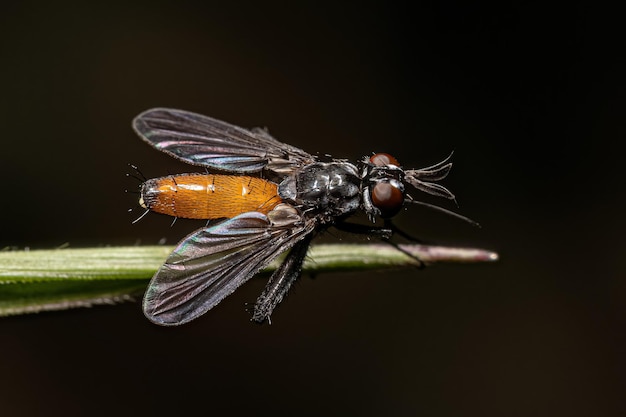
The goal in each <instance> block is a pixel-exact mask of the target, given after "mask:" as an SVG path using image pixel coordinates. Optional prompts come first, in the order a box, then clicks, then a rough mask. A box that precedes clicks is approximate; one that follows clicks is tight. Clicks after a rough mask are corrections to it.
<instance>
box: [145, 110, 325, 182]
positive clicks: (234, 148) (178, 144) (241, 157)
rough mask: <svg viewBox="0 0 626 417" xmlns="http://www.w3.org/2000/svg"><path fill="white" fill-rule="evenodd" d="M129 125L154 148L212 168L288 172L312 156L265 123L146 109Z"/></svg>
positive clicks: (242, 171)
mask: <svg viewBox="0 0 626 417" xmlns="http://www.w3.org/2000/svg"><path fill="white" fill-rule="evenodd" d="M133 128H134V129H135V132H137V134H138V135H139V136H140V137H141V138H142V139H143V140H145V141H146V142H148V143H149V144H150V145H152V146H153V147H155V148H156V149H158V150H160V151H163V152H165V153H167V154H169V155H171V156H173V157H174V158H177V159H180V160H182V161H183V162H186V163H189V164H192V165H200V166H206V167H209V168H213V169H219V170H225V171H232V172H241V173H250V172H258V171H261V170H262V169H268V170H270V171H273V172H276V173H278V174H286V173H289V172H291V171H293V169H295V168H297V167H300V166H303V165H306V164H310V163H311V162H313V161H314V159H315V158H314V157H313V156H312V155H310V154H308V153H307V152H304V151H303V150H302V149H299V148H296V147H294V146H290V145H287V144H284V143H281V142H279V141H277V140H276V139H274V138H273V137H272V136H271V135H270V134H269V133H267V131H265V130H263V129H252V130H247V129H244V128H241V127H238V126H234V125H231V124H229V123H226V122H222V121H220V120H216V119H213V118H211V117H208V116H203V115H200V114H197V113H192V112H188V111H184V110H176V109H166V108H155V109H151V110H147V111H145V112H143V113H141V114H140V115H139V116H137V117H136V118H135V119H134V120H133Z"/></svg>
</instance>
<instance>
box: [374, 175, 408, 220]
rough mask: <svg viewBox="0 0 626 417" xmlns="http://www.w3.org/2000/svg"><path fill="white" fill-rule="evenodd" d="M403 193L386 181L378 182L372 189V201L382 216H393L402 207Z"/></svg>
mask: <svg viewBox="0 0 626 417" xmlns="http://www.w3.org/2000/svg"><path fill="white" fill-rule="evenodd" d="M403 202H404V194H403V193H402V190H400V189H399V188H398V187H395V186H393V185H392V184H390V183H388V182H379V183H378V184H376V185H375V186H374V188H373V189H372V203H373V204H374V207H376V208H377V209H379V210H380V216H381V217H383V218H387V217H392V216H394V215H395V214H396V213H397V212H398V211H400V209H401V208H402V203H403Z"/></svg>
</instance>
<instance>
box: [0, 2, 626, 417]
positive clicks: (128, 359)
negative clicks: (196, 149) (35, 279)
mask: <svg viewBox="0 0 626 417" xmlns="http://www.w3.org/2000/svg"><path fill="white" fill-rule="evenodd" d="M118 3H119V4H118ZM225 3H226V2H211V1H206V2H200V1H198V2H187V3H184V4H183V3H182V2H165V1H144V2H134V3H131V4H130V5H128V4H125V5H121V2H115V1H110V2H106V4H100V5H98V4H93V3H92V2H46V3H44V2H39V3H37V2H19V4H18V2H14V3H7V4H5V5H3V11H2V14H1V15H0V54H1V55H0V56H1V61H0V62H1V65H0V126H1V130H0V134H1V139H0V140H1V144H2V150H1V151H0V154H1V156H0V174H1V175H0V177H1V178H2V183H3V187H2V200H1V201H2V206H1V209H0V214H1V217H2V222H1V223H0V224H1V226H0V230H1V233H0V245H2V246H17V247H24V246H28V247H30V248H51V247H57V246H59V245H62V244H64V243H66V242H67V243H69V245H70V246H72V247H82V246H87V245H90V246H93V245H118V244H135V243H137V242H141V243H144V244H155V243H157V242H158V241H159V240H160V239H161V238H166V239H167V242H168V243H170V244H173V243H175V242H176V241H177V240H178V239H180V238H181V237H182V236H184V235H186V234H187V233H189V232H190V231H191V230H193V229H194V228H195V227H197V224H195V223H192V222H185V221H179V222H177V223H176V224H175V225H174V226H173V227H170V226H169V225H170V222H171V220H170V219H168V218H164V217H160V216H157V215H149V216H147V217H146V218H144V219H143V220H142V221H140V222H139V223H138V224H135V225H131V221H132V220H133V219H134V218H135V217H136V216H137V215H138V213H137V212H135V213H133V214H130V215H129V214H128V213H127V212H126V210H127V208H129V207H134V206H135V202H134V199H135V196H133V195H131V194H125V193H124V190H125V189H134V188H135V187H136V182H135V181H134V180H132V179H128V178H126V177H125V173H126V172H128V168H127V165H126V164H127V163H129V162H130V163H134V164H137V165H139V167H140V168H141V170H142V171H143V172H144V173H145V174H146V175H147V176H161V175H166V174H168V173H176V172H182V171H189V170H191V171H193V170H194V169H193V168H190V167H188V166H185V165H184V164H181V163H178V162H176V161H174V160H172V159H171V158H168V157H167V156H166V155H163V154H159V153H158V152H156V151H154V150H153V149H151V148H149V147H148V146H146V145H145V144H144V143H142V142H141V141H140V140H138V139H137V138H136V137H135V136H134V134H133V132H132V131H131V128H130V121H131V119H132V118H133V117H134V116H135V115H137V114H138V113H139V112H141V111H143V110H145V109H147V108H150V107H155V106H168V107H177V108H183V109H187V110H192V111H197V112H200V113H204V114H208V115H211V116H213V117H217V118H220V119H223V120H226V121H229V122H231V123H234V124H237V125H241V126H245V127H253V126H268V127H269V128H270V130H271V132H272V133H273V134H274V136H276V137H278V138H280V139H281V140H283V141H285V142H287V143H290V144H293V145H296V146H299V147H301V148H303V149H305V150H307V151H309V152H313V153H314V152H321V153H332V154H333V155H334V156H336V157H343V158H350V159H357V158H359V157H361V156H362V155H365V154H368V153H370V152H372V151H385V152H389V153H392V154H394V155H395V156H397V157H398V159H400V161H401V162H402V163H403V164H404V165H405V166H406V167H423V166H425V165H429V164H431V163H434V162H437V161H439V160H441V159H442V158H444V157H445V156H446V155H447V154H448V153H449V152H450V151H451V150H452V149H454V150H455V167H454V170H453V172H452V174H451V175H450V177H449V178H448V179H447V180H446V182H445V184H446V185H447V186H449V187H450V188H451V189H452V190H453V191H454V192H455V193H456V194H457V198H458V200H459V203H460V208H459V211H460V212H462V213H463V214H465V215H468V216H470V217H472V218H474V219H476V220H478V221H479V222H480V223H481V224H482V226H483V228H482V229H475V228H472V227H470V226H468V225H466V224H464V223H461V222H459V221H457V220H455V219H451V218H448V217H445V216H442V215H440V214H437V213H433V212H429V211H425V210H424V209H421V208H418V207H412V208H410V209H409V210H408V211H407V212H404V213H402V214H401V215H400V216H398V219H397V223H398V224H399V225H400V226H402V227H403V228H404V229H405V230H407V231H409V232H411V233H413V234H416V235H420V236H422V237H424V238H426V239H431V240H435V241H437V242H441V243H445V244H454V245H469V246H476V247H484V248H488V249H493V250H497V251H498V252H499V253H500V254H501V261H500V262H499V263H498V264H495V265H478V266H476V265H473V266H467V265H465V266H463V265H461V266H437V267H433V268H429V269H427V270H425V271H405V272H398V273H393V274H361V273H358V274H357V273H353V274H334V275H332V274H327V275H321V276H318V277H317V278H316V279H315V280H311V279H309V278H308V277H305V278H303V279H302V280H301V281H300V282H299V284H298V285H297V286H296V288H295V291H293V293H292V294H291V295H290V297H289V298H288V300H287V301H286V302H285V303H283V305H282V306H281V307H280V308H279V309H278V310H277V312H276V313H275V314H274V316H273V324H272V325H271V326H267V325H266V326H256V325H253V324H251V323H250V322H249V321H248V315H247V313H246V312H245V310H244V303H246V302H250V301H254V300H255V299H256V297H257V295H258V294H259V293H260V291H261V289H262V287H263V285H264V282H263V280H259V279H257V280H252V281H251V282H249V283H248V284H247V285H246V286H244V287H242V288H241V289H240V290H238V291H237V292H236V293H235V294H233V295H232V296H231V297H229V298H228V299H227V300H226V301H224V302H223V303H222V304H220V305H219V306H218V307H217V308H216V309H215V310H213V311H211V312H210V313H209V314H207V315H205V316H203V317H202V318H201V319H199V320H197V321H195V322H193V323H191V324H189V325H186V326H182V327H180V328H159V327H157V326H154V325H152V324H150V323H149V322H148V321H147V320H146V319H144V317H143V315H142V313H141V310H140V305H139V304H138V303H128V304H124V305H119V306H116V307H97V308H92V309H83V310H73V311H67V312H58V313H47V314H39V315H33V316H21V317H11V318H4V319H2V320H0V404H1V408H2V414H3V415H6V416H34V415H39V416H46V415H68V416H78V415H106V416H110V415H185V414H192V413H193V414H199V415H209V414H211V415H274V416H276V415H279V416H280V415H285V416H287V415H289V416H291V415H372V416H381V415H393V416H403V415H407V416H408V415H412V416H414V415H425V416H474V415H477V416H478V415H480V416H503V415H506V416H528V415H534V416H539V415H541V416H544V415H545V416H554V415H567V416H614V415H618V414H623V413H626V406H625V404H624V399H623V398H622V397H623V393H624V389H625V382H626V381H625V379H626V377H625V376H624V375H625V372H626V366H625V365H626V363H625V359H624V354H625V353H626V352H625V349H624V348H625V346H626V344H625V340H624V330H625V329H626V319H625V318H626V317H625V315H626V309H625V308H624V305H625V303H626V285H625V281H624V272H625V268H624V263H623V261H622V260H621V259H620V258H619V257H620V255H621V256H623V253H624V246H625V245H624V243H623V242H624V241H623V237H622V232H623V231H624V220H623V218H624V217H623V216H624V208H625V207H624V206H625V204H624V203H625V198H624V192H623V188H624V178H623V176H622V175H621V174H622V172H621V171H622V167H621V162H622V148H623V146H622V145H623V143H622V142H623V140H624V123H623V120H624V116H623V114H624V110H626V109H625V107H626V106H625V102H624V98H625V92H626V91H625V87H626V83H624V78H625V74H626V63H625V48H624V47H625V46H626V45H625V42H624V39H625V38H624V35H623V33H622V32H621V31H620V30H619V28H620V26H622V25H623V21H622V20H621V18H620V16H621V15H620V14H619V13H617V11H612V10H602V9H601V8H600V7H599V6H596V7H594V8H588V7H584V6H580V5H577V4H576V3H572V4H569V5H568V6H567V7H565V8H562V7H556V6H550V5H549V4H546V3H541V4H540V5H532V4H530V3H525V2H524V3H521V2H520V3H519V4H517V3H511V2H507V3H510V4H496V5H494V4H488V3H483V2H473V4H472V5H468V4H466V3H467V2H455V1H448V2H440V3H437V2H427V3H418V4H415V5H413V6H412V7H411V8H405V7H400V6H397V5H391V4H386V3H382V2H381V3H366V2H362V3H361V4H360V5H358V6H347V5H339V4H332V3H331V4H322V3H320V2H311V3H307V4H304V3H300V4H289V3H287V2H285V3H284V4H267V3H266V2H258V4H257V3H252V2H250V3H229V4H228V5H226V4H225ZM414 194H417V193H414ZM420 197H421V196H420ZM429 201H431V202H432V201H433V200H429ZM444 204H445V203H444ZM447 207H448V208H453V207H450V206H449V205H448V206H447ZM0 290H1V289H0Z"/></svg>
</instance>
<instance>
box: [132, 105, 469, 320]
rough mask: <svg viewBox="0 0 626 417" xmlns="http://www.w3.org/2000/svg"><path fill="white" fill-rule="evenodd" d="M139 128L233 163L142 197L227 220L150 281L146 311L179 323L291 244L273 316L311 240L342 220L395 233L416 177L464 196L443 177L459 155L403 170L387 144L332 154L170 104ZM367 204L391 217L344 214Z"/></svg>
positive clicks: (263, 308)
mask: <svg viewBox="0 0 626 417" xmlns="http://www.w3.org/2000/svg"><path fill="white" fill-rule="evenodd" d="M133 128H134V130H135V132H137V134H138V135H139V137H141V138H142V139H143V140H144V141H146V142H147V143H149V144H150V145H151V146H153V147H154V148H156V149H158V150H160V151H162V152H165V153H166V154H168V155H170V156H172V157H174V158H176V159H179V160H181V161H183V162H186V163H188V164H191V165H196V166H201V167H204V168H205V169H207V170H212V171H215V170H217V171H222V172H224V174H212V173H206V174H179V175H169V176H167V177H161V178H155V179H149V180H146V181H145V182H143V183H142V184H141V186H140V199H139V203H140V205H141V206H142V207H144V208H146V210H151V211H155V212H158V213H162V214H167V215H170V216H175V217H183V218H192V219H208V220H216V219H223V220H222V221H220V222H218V223H211V224H208V225H207V226H205V227H202V228H200V229H198V230H196V231H195V232H193V233H191V234H190V235H188V236H187V237H185V238H184V239H183V240H182V241H181V242H180V243H179V244H178V245H177V246H176V248H175V249H174V250H173V252H172V253H171V254H170V255H169V256H168V258H167V260H166V261H165V263H164V264H163V266H161V268H160V269H159V270H158V271H157V272H156V274H155V275H154V277H153V278H152V280H151V281H150V284H149V286H148V289H147V291H146V294H145V296H144V299H143V311H144V314H145V315H146V317H147V318H148V319H149V320H150V321H152V322H154V323H156V324H160V325H165V326H176V325H179V324H183V323H187V322H189V321H191V320H193V319H195V318H197V317H199V316H201V315H202V314H204V313H206V312H207V311H209V310H210V309H211V308H213V307H215V305H217V304H218V303H219V302H220V301H222V300H223V299H224V298H225V297H226V296H228V295H230V294H231V293H232V292H233V291H235V290H236V289H237V288H238V287H239V286H240V285H242V284H243V283H245V282H246V281H248V280H249V279H250V278H251V277H253V276H254V275H255V274H257V273H258V272H259V271H260V270H262V269H263V268H265V267H266V266H267V265H268V264H269V263H270V262H272V261H273V260H274V259H275V258H276V257H278V256H279V255H280V254H281V253H283V252H285V251H288V250H289V253H288V254H287V256H286V258H285V260H284V261H283V262H282V264H281V265H280V267H279V268H278V269H277V270H276V271H275V272H274V273H273V274H272V276H271V277H270V279H269V281H268V283H267V285H266V287H265V289H264V290H263V292H262V294H261V295H260V296H259V298H258V299H257V301H256V303H255V304H254V308H253V313H252V320H253V321H255V322H258V323H263V322H264V321H269V319H270V316H271V314H272V312H273V310H274V308H275V307H276V306H277V305H278V304H279V303H280V302H281V300H282V299H283V298H284V296H285V295H286V294H287V291H288V290H289V288H290V286H291V285H292V284H293V282H294V281H295V280H296V279H297V278H298V277H299V276H300V274H301V270H302V264H303V262H304V259H305V257H306V253H307V250H308V248H309V245H310V243H311V240H312V239H313V237H314V236H315V235H316V234H317V233H319V232H320V231H323V230H324V229H327V228H329V227H331V226H335V227H338V228H343V229H346V230H352V231H359V232H373V231H377V232H379V233H381V234H387V235H389V234H391V233H392V230H390V229H389V227H388V226H390V224H391V223H390V222H389V219H390V218H392V217H393V216H394V215H396V214H397V213H398V212H399V211H400V209H401V208H402V207H403V205H404V204H405V203H414V202H415V201H414V200H413V199H412V198H411V196H410V195H408V194H407V192H406V190H405V188H406V185H407V184H408V185H410V186H412V187H414V188H416V189H418V190H421V191H423V192H426V193H428V194H432V195H435V196H439V197H444V198H447V199H451V200H454V195H453V194H452V193H451V192H450V191H449V190H448V189H446V188H445V187H443V186H442V185H439V184H437V181H439V180H441V179H443V178H445V177H446V176H447V175H448V172H449V171H450V169H451V167H452V162H450V157H448V158H446V159H445V160H443V161H441V162H439V163H437V164H435V165H432V166H430V167H427V168H422V169H413V170H404V169H402V168H401V166H400V163H399V162H398V161H397V160H396V158H394V157H393V156H391V155H388V154H385V153H377V154H374V155H372V156H369V157H364V158H362V159H361V160H360V161H359V162H358V163H356V164H353V163H351V162H347V161H345V160H338V159H328V160H326V161H322V160H320V159H319V158H318V157H315V156H313V155H311V154H309V153H307V152H305V151H303V150H301V149H299V148H296V147H294V146H290V145H287V144H284V143H281V142H279V141H278V140H276V139H274V138H273V137H272V136H271V135H270V134H269V133H268V132H267V131H266V130H264V129H258V128H256V129H252V130H248V129H244V128H241V127H237V126H234V125H231V124H229V123H226V122H222V121H219V120H216V119H213V118H210V117H207V116H202V115H199V114H196V113H191V112H187V111H183V110H175V109H166V108H156V109H151V110H148V111H146V112H144V113H141V114H140V115H139V116H137V117H136V118H135V120H134V121H133ZM424 204H425V203H424ZM358 210H363V211H364V212H365V213H366V214H367V216H368V218H369V219H370V220H371V221H372V222H374V221H375V219H376V218H382V219H384V220H385V227H384V228H374V227H368V226H359V225H354V224H350V223H346V222H345V221H344V220H345V219H346V218H347V217H349V216H350V215H352V214H354V213H356V212H357V211H358ZM441 210H444V211H446V212H447V210H445V209H441ZM457 216H458V215H457Z"/></svg>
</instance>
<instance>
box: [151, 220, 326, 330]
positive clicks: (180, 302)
mask: <svg viewBox="0 0 626 417" xmlns="http://www.w3.org/2000/svg"><path fill="white" fill-rule="evenodd" d="M313 226H314V225H313V224H312V223H303V222H302V220H301V219H300V218H299V217H298V218H297V219H296V218H294V219H293V221H292V223H289V224H288V223H287V222H281V223H280V226H277V225H274V224H272V223H271V222H270V220H269V219H268V217H267V216H265V215H264V214H261V213H257V212H249V213H244V214H240V215H239V216H236V217H233V218H232V219H229V220H226V221H224V222H222V223H219V224H217V225H215V226H212V227H206V228H202V229H200V230H198V231H196V232H194V233H192V234H191V235H189V236H187V237H186V238H185V239H183V240H182V241H181V242H180V243H179V244H178V246H177V247H176V248H175V249H174V251H173V252H172V253H171V254H170V256H169V257H168V258H167V260H166V261H165V264H164V265H163V266H162V267H161V268H160V269H159V270H158V271H157V273H156V274H155V275H154V277H153V278H152V281H150V285H149V286H148V290H147V291H146V294H145V296H144V300H143V310H144V314H145V315H146V317H148V319H150V320H151V321H152V322H154V323H156V324H161V325H166V326H175V325H179V324H183V323H186V322H188V321H190V320H193V319H195V318H196V317H198V316H200V315H202V314H204V313H206V312H207V311H208V310H210V309H211V308H213V307H214V306H215V305H216V304H218V303H219V302H220V301H222V300H223V299H224V298H225V297H226V296H228V295H230V294H231V293H232V292H233V291H235V290H236V289H237V288H238V287H239V286H240V285H241V284H243V283H244V282H246V281H248V280H249V279H250V278H251V277H252V276H253V275H255V274H256V273H257V272H259V271H260V270H261V269H262V268H264V267H265V266H267V265H268V264H269V263H270V262H271V261H272V260H274V259H275V258H276V257H277V256H278V255H280V254H281V253H282V252H283V251H285V250H287V249H289V248H291V247H292V246H293V245H294V244H295V243H297V242H298V241H300V240H301V239H302V238H304V237H305V236H306V235H307V234H308V233H311V232H312V230H313Z"/></svg>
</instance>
